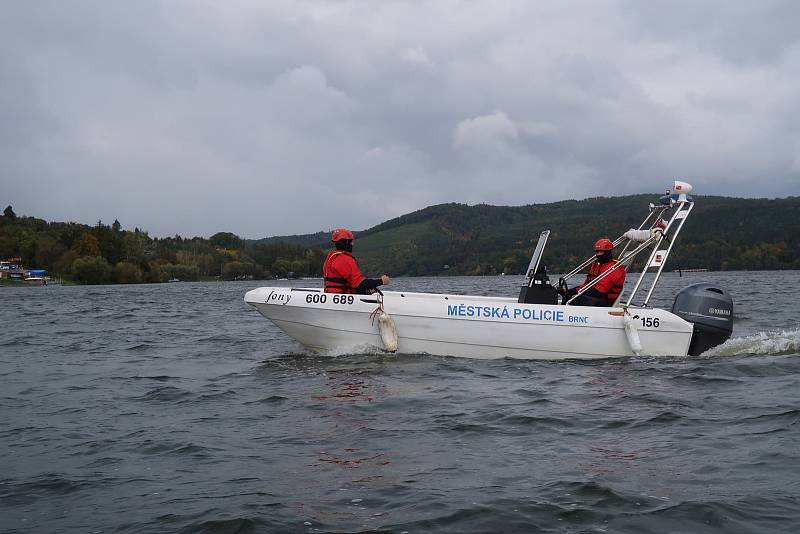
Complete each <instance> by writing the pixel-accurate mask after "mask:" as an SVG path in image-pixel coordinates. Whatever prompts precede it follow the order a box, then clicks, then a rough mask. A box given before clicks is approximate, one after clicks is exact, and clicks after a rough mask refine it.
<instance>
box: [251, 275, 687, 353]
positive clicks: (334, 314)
mask: <svg viewBox="0 0 800 534" xmlns="http://www.w3.org/2000/svg"><path fill="white" fill-rule="evenodd" d="M244 300H245V302H247V303H248V304H250V305H251V306H254V307H255V308H256V309H257V310H258V311H259V312H260V313H261V315H263V316H264V317H266V318H267V319H269V320H271V321H272V322H273V323H275V325H277V326H278V327H279V328H280V329H281V330H283V331H284V332H285V333H286V334H287V335H289V336H290V337H291V338H293V339H295V340H297V341H298V342H300V343H301V344H303V345H304V346H306V347H307V348H309V349H311V350H314V351H317V352H332V353H348V352H364V351H374V350H376V349H377V350H381V349H382V348H383V342H382V340H381V336H380V332H379V329H378V321H377V319H375V320H373V319H374V316H373V315H372V314H373V312H374V311H375V310H376V308H377V307H378V301H377V299H376V297H375V296H373V295H336V294H332V293H322V292H321V290H320V289H303V288H289V287H262V288H258V289H254V290H252V291H249V292H248V293H247V294H246V295H245V299H244ZM383 307H384V309H385V311H386V313H388V314H389V315H390V316H391V317H392V318H393V320H394V323H395V325H396V329H397V334H398V352H402V353H428V354H435V355H442V356H458V357H465V358H480V359H495V358H519V359H542V360H561V359H599V358H613V357H620V356H631V355H633V354H634V352H633V350H632V349H631V342H630V338H629V335H628V334H626V332H625V325H624V318H623V316H624V312H623V310H622V309H621V308H595V307H584V306H558V305H555V306H553V305H541V304H520V303H518V302H517V301H516V299H511V298H502V297H480V296H465V295H445V294H431V293H408V292H390V291H387V292H384V297H383ZM628 313H629V318H630V319H633V323H634V325H635V326H636V328H635V330H636V333H637V335H638V337H639V339H640V342H641V346H642V349H641V351H640V353H641V354H644V355H653V356H665V355H678V356H685V355H686V354H687V352H688V349H689V344H690V341H691V337H692V325H691V324H690V323H689V322H687V321H684V320H683V319H681V318H680V317H678V316H676V315H674V314H672V313H670V312H667V311H665V310H661V309H654V308H646V309H639V308H629V310H628Z"/></svg>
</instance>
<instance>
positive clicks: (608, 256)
mask: <svg viewBox="0 0 800 534" xmlns="http://www.w3.org/2000/svg"><path fill="white" fill-rule="evenodd" d="M613 251H614V243H612V242H611V240H610V239H608V238H606V237H604V238H602V239H598V240H597V242H596V243H595V244H594V253H595V260H594V261H593V262H592V264H591V265H590V266H589V274H587V275H586V280H584V282H583V283H582V284H581V285H579V286H578V287H573V288H572V289H566V287H564V288H561V289H559V291H560V292H561V294H562V295H563V296H564V300H563V302H566V301H568V300H569V299H571V298H572V297H573V296H575V295H576V294H577V293H578V292H579V291H581V290H582V289H583V288H584V287H586V286H587V285H588V284H589V283H590V282H591V281H592V280H594V279H595V278H597V277H598V276H600V275H601V274H603V273H604V272H606V271H608V270H609V269H611V268H613V267H614V266H615V265H617V264H618V263H619V260H618V259H617V258H614V257H613ZM624 285H625V267H624V266H620V267H617V268H616V269H614V271H613V272H612V273H611V274H609V275H608V276H606V277H605V278H603V279H602V280H600V281H599V282H598V283H597V284H595V285H594V286H592V287H591V288H589V289H588V290H587V291H586V292H585V293H584V294H582V295H581V296H580V297H578V298H576V299H575V300H574V301H572V302H571V303H570V304H572V305H573V306H613V305H614V302H616V300H617V298H619V296H620V294H621V293H622V287H623V286H624Z"/></svg>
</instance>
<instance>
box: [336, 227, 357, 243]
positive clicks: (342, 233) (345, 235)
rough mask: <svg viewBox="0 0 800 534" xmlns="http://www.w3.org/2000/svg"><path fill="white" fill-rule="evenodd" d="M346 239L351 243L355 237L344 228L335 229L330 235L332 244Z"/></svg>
mask: <svg viewBox="0 0 800 534" xmlns="http://www.w3.org/2000/svg"><path fill="white" fill-rule="evenodd" d="M346 239H348V240H350V241H352V240H353V239H355V237H353V232H351V231H350V230H347V229H345V228H337V229H336V230H334V231H333V233H332V234H331V241H333V242H334V243H336V242H337V241H344V240H346Z"/></svg>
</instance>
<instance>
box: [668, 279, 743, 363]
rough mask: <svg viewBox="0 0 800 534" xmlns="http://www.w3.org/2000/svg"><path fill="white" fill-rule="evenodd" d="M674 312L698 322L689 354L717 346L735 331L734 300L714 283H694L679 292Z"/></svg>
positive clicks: (687, 319) (673, 305)
mask: <svg viewBox="0 0 800 534" xmlns="http://www.w3.org/2000/svg"><path fill="white" fill-rule="evenodd" d="M672 313H674V314H675V315H677V316H678V317H680V318H681V319H684V320H686V321H689V322H690V323H692V324H693V325H694V333H693V334H692V341H691V343H690V344H689V354H690V355H692V356H697V355H698V354H702V353H703V352H705V351H707V350H708V349H710V348H711V347H716V346H717V345H719V344H720V343H722V342H724V341H725V340H726V339H728V338H729V337H731V334H732V333H733V299H732V298H731V296H730V295H729V294H728V292H727V291H725V290H724V289H721V288H719V287H717V286H715V285H714V284H706V283H702V284H692V285H690V286H687V287H685V288H683V289H682V290H681V291H680V292H679V293H678V294H677V295H675V302H674V303H673V304H672Z"/></svg>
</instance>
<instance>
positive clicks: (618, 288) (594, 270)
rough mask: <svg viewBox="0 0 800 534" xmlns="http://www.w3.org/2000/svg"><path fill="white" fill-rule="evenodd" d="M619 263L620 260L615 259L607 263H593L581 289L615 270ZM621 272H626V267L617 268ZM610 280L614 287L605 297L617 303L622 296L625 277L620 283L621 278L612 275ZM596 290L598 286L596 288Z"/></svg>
mask: <svg viewBox="0 0 800 534" xmlns="http://www.w3.org/2000/svg"><path fill="white" fill-rule="evenodd" d="M617 263H619V259H618V258H614V259H612V260H611V261H607V262H605V263H600V262H599V261H593V262H592V265H591V266H589V274H587V275H586V281H585V282H584V283H583V284H582V285H581V287H585V286H586V285H588V284H590V283H591V282H592V280H594V279H595V278H597V277H598V276H600V275H601V274H603V273H604V272H606V271H608V270H610V269H613V268H614V265H615V264H617ZM619 270H621V271H622V272H623V273H624V272H625V267H624V266H623V267H617V268H616V269H615V271H619ZM609 277H610V278H612V280H613V285H612V286H611V288H609V290H608V291H607V292H606V294H605V296H606V298H607V299H608V300H610V301H612V302H613V301H615V300H617V298H618V297H619V296H620V295H621V294H622V286H623V284H624V283H625V277H624V276H623V277H622V281H621V282H620V277H619V276H618V275H615V274H610V275H609ZM594 287H595V288H596V287H597V286H594Z"/></svg>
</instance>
